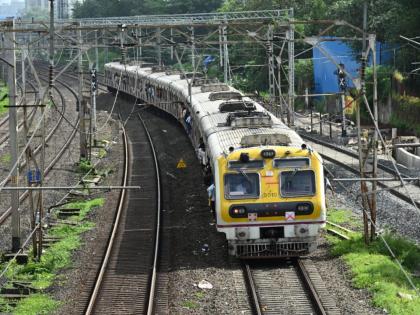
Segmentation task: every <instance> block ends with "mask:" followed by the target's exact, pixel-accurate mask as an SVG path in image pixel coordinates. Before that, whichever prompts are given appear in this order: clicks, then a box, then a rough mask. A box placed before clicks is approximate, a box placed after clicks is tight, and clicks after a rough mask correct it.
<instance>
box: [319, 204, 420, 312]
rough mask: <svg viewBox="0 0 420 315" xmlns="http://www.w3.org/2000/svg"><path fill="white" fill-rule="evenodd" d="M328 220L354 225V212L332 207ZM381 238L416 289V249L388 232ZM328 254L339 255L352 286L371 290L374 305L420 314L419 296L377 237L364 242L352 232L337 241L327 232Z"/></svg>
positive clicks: (419, 267)
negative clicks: (349, 236)
mask: <svg viewBox="0 0 420 315" xmlns="http://www.w3.org/2000/svg"><path fill="white" fill-rule="evenodd" d="M328 220H329V221H331V222H334V223H337V224H346V225H355V224H356V225H357V223H354V221H355V220H354V215H352V214H351V212H350V211H347V210H332V211H330V212H329V214H328ZM384 238H385V240H386V242H387V243H388V244H389V246H390V247H391V249H392V250H393V251H394V253H395V256H396V257H397V258H398V260H399V261H400V262H401V264H402V266H403V268H404V270H405V271H406V272H407V273H409V274H411V275H412V276H411V278H412V279H413V282H414V284H415V286H416V287H417V288H420V278H419V277H418V276H417V277H415V276H413V275H419V274H420V249H419V247H417V246H416V245H415V244H414V243H412V242H410V241H408V240H406V239H404V238H402V237H399V236H395V235H391V234H385V235H384ZM327 239H328V240H329V242H330V244H331V253H332V254H333V255H335V256H339V257H341V258H342V259H343V260H344V261H345V263H346V264H347V265H348V266H349V268H350V270H351V273H352V283H353V285H354V286H355V287H356V288H364V289H367V290H368V291H369V292H371V293H372V297H373V298H372V302H373V304H374V305H375V306H376V307H379V308H381V309H386V310H387V312H388V313H389V314H393V315H410V314H413V315H414V314H420V297H419V296H418V295H417V294H416V292H415V291H414V290H413V289H412V288H411V286H410V285H409V282H408V280H407V279H406V277H405V276H404V274H403V272H402V271H401V270H400V268H399V266H398V264H397V263H396V262H395V260H394V259H393V258H392V257H391V256H390V254H389V252H388V249H387V248H386V246H385V244H384V242H382V240H380V239H377V240H375V241H374V242H372V243H371V244H370V245H365V243H364V239H363V235H362V234H361V233H354V235H352V237H351V239H350V240H341V239H338V238H336V237H334V236H330V235H327Z"/></svg>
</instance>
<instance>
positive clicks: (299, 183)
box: [280, 170, 315, 197]
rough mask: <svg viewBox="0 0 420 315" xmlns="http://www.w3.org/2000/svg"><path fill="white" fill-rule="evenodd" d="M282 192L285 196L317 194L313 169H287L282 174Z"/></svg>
mask: <svg viewBox="0 0 420 315" xmlns="http://www.w3.org/2000/svg"><path fill="white" fill-rule="evenodd" d="M280 192H281V195H282V196H283V197H296V196H312V195H314V194H315V174H314V172H313V171H311V170H305V171H298V170H295V171H286V172H281V174H280Z"/></svg>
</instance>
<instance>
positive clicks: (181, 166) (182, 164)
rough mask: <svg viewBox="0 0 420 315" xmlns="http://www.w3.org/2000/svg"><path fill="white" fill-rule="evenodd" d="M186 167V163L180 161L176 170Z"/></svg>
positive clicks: (182, 160)
mask: <svg viewBox="0 0 420 315" xmlns="http://www.w3.org/2000/svg"><path fill="white" fill-rule="evenodd" d="M186 167H187V163H185V161H184V159H180V160H179V162H178V164H177V166H176V168H186Z"/></svg>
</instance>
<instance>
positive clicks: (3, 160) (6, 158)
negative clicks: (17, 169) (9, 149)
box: [0, 153, 12, 164]
mask: <svg viewBox="0 0 420 315" xmlns="http://www.w3.org/2000/svg"><path fill="white" fill-rule="evenodd" d="M11 160H12V156H11V155H10V153H5V154H4V155H3V156H2V157H1V158H0V161H1V163H2V164H9V163H10V161H11Z"/></svg>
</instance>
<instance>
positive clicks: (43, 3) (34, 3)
mask: <svg viewBox="0 0 420 315" xmlns="http://www.w3.org/2000/svg"><path fill="white" fill-rule="evenodd" d="M48 7H49V1H48V0H25V9H26V10H30V9H35V8H39V9H48Z"/></svg>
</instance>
